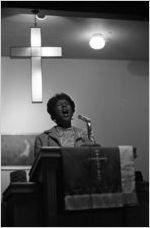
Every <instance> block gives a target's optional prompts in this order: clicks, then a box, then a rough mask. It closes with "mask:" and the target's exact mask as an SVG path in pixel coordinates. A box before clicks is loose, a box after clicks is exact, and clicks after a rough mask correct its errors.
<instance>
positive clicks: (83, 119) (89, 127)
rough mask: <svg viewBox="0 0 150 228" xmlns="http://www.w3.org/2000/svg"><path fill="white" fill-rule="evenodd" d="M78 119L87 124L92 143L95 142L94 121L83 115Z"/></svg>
mask: <svg viewBox="0 0 150 228" xmlns="http://www.w3.org/2000/svg"><path fill="white" fill-rule="evenodd" d="M78 119H80V120H82V121H84V122H85V123H86V126H87V132H88V138H89V140H90V141H91V142H92V143H95V140H94V137H93V131H92V123H91V120H90V119H89V118H88V117H86V116H83V115H78Z"/></svg>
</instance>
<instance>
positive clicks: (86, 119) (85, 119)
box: [78, 115, 91, 123]
mask: <svg viewBox="0 0 150 228" xmlns="http://www.w3.org/2000/svg"><path fill="white" fill-rule="evenodd" d="M78 119H80V120H83V121H84V122H86V123H87V122H91V119H90V118H88V117H86V116H83V115H78Z"/></svg>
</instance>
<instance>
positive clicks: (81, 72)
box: [1, 58, 149, 186]
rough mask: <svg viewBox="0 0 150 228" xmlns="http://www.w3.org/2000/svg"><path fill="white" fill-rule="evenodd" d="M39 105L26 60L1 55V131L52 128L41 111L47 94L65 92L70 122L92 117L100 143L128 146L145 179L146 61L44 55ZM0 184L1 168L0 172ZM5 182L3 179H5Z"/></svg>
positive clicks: (14, 132) (147, 89) (147, 115)
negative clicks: (132, 148)
mask: <svg viewBox="0 0 150 228" xmlns="http://www.w3.org/2000/svg"><path fill="white" fill-rule="evenodd" d="M42 67H43V103H42V104H32V103H31V83H30V82H31V75H30V60H24V59H17V60H16V59H10V58H2V74H1V76H2V77H1V90H2V93H1V94H2V100H1V105H2V110H1V129H2V134H24V133H25V134H28V133H40V132H43V131H44V130H46V129H49V128H51V127H52V126H53V122H52V121H51V120H50V117H49V115H48V114H47V112H46V103H47V100H48V99H49V97H51V96H53V95H54V94H55V93H57V92H66V93H68V94H69V95H70V96H71V97H72V98H73V99H74V100H75V103H76V113H75V115H74V120H73V124H75V125H76V126H80V127H85V125H84V124H83V123H81V121H80V120H78V119H77V115H78V114H79V113H81V114H84V115H86V116H88V117H90V118H91V119H92V123H93V128H94V133H95V137H96V140H97V142H98V143H100V144H101V145H103V146H118V145H133V146H135V147H136V148H137V153H138V158H137V159H136V169H138V170H141V171H142V174H143V176H144V179H145V180H148V174H149V172H148V161H149V157H148V152H149V151H148V149H149V147H148V143H149V141H148V125H149V124H148V118H149V113H148V107H149V103H148V102H149V100H148V98H149V79H148V62H144V61H117V60H115V61H109V60H75V59H74V60H71V59H55V60H54V59H44V60H43V62H42ZM2 175H3V178H2V186H3V185H4V181H5V179H7V181H8V178H5V175H7V173H6V172H3V173H2ZM5 186H6V183H5Z"/></svg>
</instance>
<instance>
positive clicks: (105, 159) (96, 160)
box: [89, 149, 107, 181]
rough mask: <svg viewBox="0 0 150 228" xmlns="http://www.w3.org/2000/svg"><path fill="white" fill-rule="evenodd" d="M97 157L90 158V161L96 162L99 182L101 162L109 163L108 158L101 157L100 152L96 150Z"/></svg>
mask: <svg viewBox="0 0 150 228" xmlns="http://www.w3.org/2000/svg"><path fill="white" fill-rule="evenodd" d="M94 152H95V157H91V158H89V160H92V161H95V162H96V167H97V180H98V181H101V164H100V163H101V161H107V157H99V150H98V149H96V150H95V151H94Z"/></svg>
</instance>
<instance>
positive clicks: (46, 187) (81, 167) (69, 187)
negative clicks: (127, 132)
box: [4, 146, 149, 227]
mask: <svg viewBox="0 0 150 228" xmlns="http://www.w3.org/2000/svg"><path fill="white" fill-rule="evenodd" d="M134 157H135V150H134V148H131V147H116V148H102V147H98V146H83V147H80V148H67V147H66V148H60V147H43V148H41V151H40V153H39V154H38V156H37V157H36V159H35V161H34V163H33V165H32V168H31V170H30V173H29V176H30V180H29V182H26V183H23V184H21V183H14V184H10V186H9V187H8V188H7V189H6V191H5V192H4V198H5V203H6V209H7V213H6V220H7V219H9V218H11V220H10V222H7V226H8V225H9V226H36V227H39V226H42V227H44V226H45V227H55V226H57V227H73V226H74V227H78V226H79V227H85V226H86V227H88V226H91V227H93V226H95V227H97V226H98V227H101V226H102V227H106V226H107V227H118V226H119V227H125V226H126V227H127V226H129V227H131V226H148V219H149V212H148V208H149V206H148V183H146V184H144V183H140V184H138V185H137V184H136V183H135V170H134ZM20 194H21V198H20ZM14 208H15V212H14ZM21 208H22V209H21ZM20 209H21V210H20ZM18 213H19V217H18ZM21 216H23V219H21ZM32 216H34V219H33V220H32V218H31V217H32Z"/></svg>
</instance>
